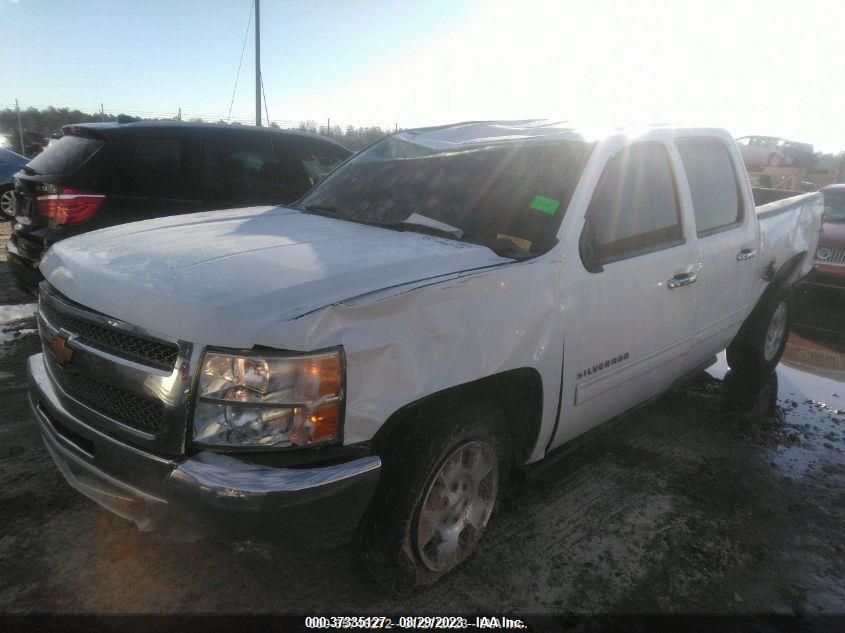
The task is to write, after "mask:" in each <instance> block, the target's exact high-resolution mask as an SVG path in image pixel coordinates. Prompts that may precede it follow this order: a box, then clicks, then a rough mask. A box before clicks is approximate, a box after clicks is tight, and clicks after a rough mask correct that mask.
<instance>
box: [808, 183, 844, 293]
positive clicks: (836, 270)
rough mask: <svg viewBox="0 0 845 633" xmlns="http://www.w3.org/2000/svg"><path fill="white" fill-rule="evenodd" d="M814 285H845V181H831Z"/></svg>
mask: <svg viewBox="0 0 845 633" xmlns="http://www.w3.org/2000/svg"><path fill="white" fill-rule="evenodd" d="M821 193H822V194H823V195H824V217H823V221H822V231H821V235H820V236H819V246H818V249H817V250H816V268H815V271H814V273H813V276H812V278H811V281H812V285H814V286H821V287H827V288H834V289H837V290H841V289H845V185H828V186H827V187H823V188H822V189H821Z"/></svg>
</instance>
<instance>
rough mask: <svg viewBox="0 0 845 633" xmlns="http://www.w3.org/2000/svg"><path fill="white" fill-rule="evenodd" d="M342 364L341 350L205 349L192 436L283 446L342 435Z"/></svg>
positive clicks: (215, 442)
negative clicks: (292, 352)
mask: <svg viewBox="0 0 845 633" xmlns="http://www.w3.org/2000/svg"><path fill="white" fill-rule="evenodd" d="M343 373H344V363H343V358H342V356H341V352H340V351H338V350H335V351H330V352H321V353H318V354H312V355H307V356H305V355H302V356H275V355H271V354H264V355H262V354H256V355H252V354H243V355H241V354H226V353H220V352H207V353H206V355H205V358H204V360H203V364H202V371H201V373H200V384H199V395H198V398H197V403H196V407H195V412H194V430H193V440H194V442H195V443H196V444H202V445H206V446H237V447H251V448H281V447H285V446H312V445H314V444H323V443H325V442H332V441H335V440H337V439H339V438H340V420H341V412H342V410H343V377H344V376H343Z"/></svg>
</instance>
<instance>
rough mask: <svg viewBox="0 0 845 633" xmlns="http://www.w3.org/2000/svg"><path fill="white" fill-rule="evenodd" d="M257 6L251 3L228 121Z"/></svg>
mask: <svg viewBox="0 0 845 633" xmlns="http://www.w3.org/2000/svg"><path fill="white" fill-rule="evenodd" d="M254 8H255V4H254V3H253V2H250V3H249V19H248V20H247V21H246V33H244V43H243V46H241V60H240V61H239V62H238V72H237V74H236V75H235V87H234V88H232V100H231V101H230V102H229V116H228V117H226V121H227V122H228V121H229V119H230V118H231V117H232V106H233V105H235V93H236V92H237V90H238V79H239V78H240V76H241V65H242V64H243V63H244V51H245V50H246V39H247V37H249V25H250V24H252V10H253V9H254Z"/></svg>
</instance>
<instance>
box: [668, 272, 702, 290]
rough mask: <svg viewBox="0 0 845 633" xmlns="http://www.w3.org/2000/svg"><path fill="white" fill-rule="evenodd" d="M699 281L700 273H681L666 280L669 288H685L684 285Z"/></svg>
mask: <svg viewBox="0 0 845 633" xmlns="http://www.w3.org/2000/svg"><path fill="white" fill-rule="evenodd" d="M696 281H698V273H681V274H680V275H675V276H674V277H672V279H670V280H669V281H667V282H666V286H667V287H668V288H669V290H674V289H675V288H683V287H684V286H690V285H692V284H694V283H695V282H696Z"/></svg>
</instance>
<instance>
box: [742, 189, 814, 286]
mask: <svg viewBox="0 0 845 633" xmlns="http://www.w3.org/2000/svg"><path fill="white" fill-rule="evenodd" d="M752 193H753V194H754V201H755V204H757V205H758V206H757V207H756V208H755V209H756V212H757V220H758V224H759V226H760V249H761V253H760V264H761V265H762V266H763V267H768V266H769V264H770V263H773V264H774V267H775V269H777V268H779V267H780V266H781V265H782V264H784V263H785V262H786V261H788V260H789V259H790V258H791V257H792V256H793V255H794V254H795V253H806V256H805V257H804V259H803V260H802V262H801V266H800V269H799V271H798V277H799V278H802V277H805V276H806V275H807V274H809V273H810V271H811V270H812V269H813V264H814V261H815V253H816V246H817V245H818V241H819V231H820V229H821V222H822V213H823V212H824V196H823V195H822V194H820V193H797V192H794V191H783V190H779V189H757V188H753V189H752ZM761 203H762V204H761Z"/></svg>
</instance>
